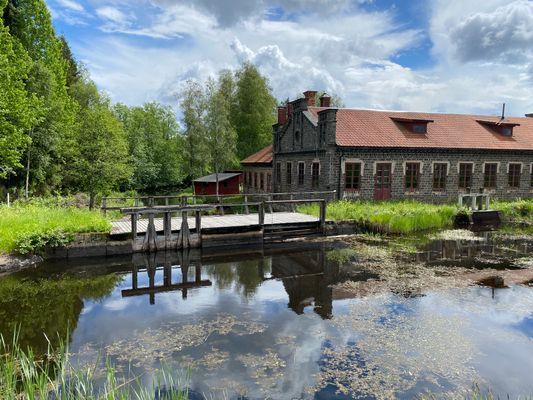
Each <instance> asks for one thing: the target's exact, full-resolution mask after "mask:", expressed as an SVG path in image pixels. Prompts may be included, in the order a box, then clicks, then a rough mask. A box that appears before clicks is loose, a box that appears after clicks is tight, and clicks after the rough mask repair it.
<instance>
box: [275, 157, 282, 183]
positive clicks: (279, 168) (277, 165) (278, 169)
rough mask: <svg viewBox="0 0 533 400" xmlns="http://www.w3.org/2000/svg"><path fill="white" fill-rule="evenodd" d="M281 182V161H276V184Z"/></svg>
mask: <svg viewBox="0 0 533 400" xmlns="http://www.w3.org/2000/svg"><path fill="white" fill-rule="evenodd" d="M280 183H281V163H280V162H277V163H276V184H278V185H279V184H280Z"/></svg>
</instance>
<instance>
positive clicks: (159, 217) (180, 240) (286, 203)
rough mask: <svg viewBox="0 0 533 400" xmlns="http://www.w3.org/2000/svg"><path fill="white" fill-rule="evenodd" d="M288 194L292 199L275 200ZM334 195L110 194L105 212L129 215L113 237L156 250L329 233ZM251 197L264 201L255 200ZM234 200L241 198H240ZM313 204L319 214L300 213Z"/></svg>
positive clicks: (117, 225) (134, 246) (137, 247)
mask: <svg viewBox="0 0 533 400" xmlns="http://www.w3.org/2000/svg"><path fill="white" fill-rule="evenodd" d="M282 195H285V196H290V197H289V198H288V199H287V198H286V199H274V198H275V196H277V197H278V198H279V197H281V196H282ZM252 196H253V197H252ZM334 196H335V192H303V193H290V194H289V193H279V194H274V195H268V197H266V196H265V195H246V196H243V197H244V199H243V200H244V201H242V202H232V203H230V202H227V201H225V202H224V199H223V197H224V196H217V198H216V199H215V200H216V201H214V202H211V203H209V202H208V203H204V204H200V203H201V202H202V203H203V202H204V201H205V198H206V197H207V196H202V198H201V199H200V198H199V197H200V196H198V197H196V196H180V197H175V196H174V197H173V196H159V197H139V198H106V199H104V201H103V207H102V209H103V211H105V212H106V211H109V210H120V212H121V213H122V214H123V215H125V216H127V217H125V218H123V219H121V220H119V221H115V222H113V223H112V224H113V228H112V231H111V235H112V237H130V238H131V240H132V250H133V251H134V252H155V251H157V250H169V249H187V248H194V247H217V246H238V245H243V244H258V243H263V242H264V241H274V240H276V239H280V238H284V237H295V236H303V235H306V236H309V235H317V234H319V235H323V234H325V229H326V205H327V202H328V201H329V200H331V199H333V198H334ZM295 197H297V198H295ZM306 197H307V198H306ZM250 198H252V199H254V200H256V199H259V200H260V201H249V200H250ZM111 200H115V201H116V200H120V201H124V200H129V201H130V202H131V201H132V200H133V203H134V206H133V207H119V206H109V203H110V201H111ZM199 200H201V201H199ZM226 200H227V199H226ZM231 200H235V196H233V197H232V198H231ZM239 200H241V199H240V198H239ZM157 202H164V204H163V205H158V204H157ZM172 203H178V204H174V205H172ZM313 203H315V204H318V205H319V207H318V209H319V210H320V211H319V216H318V217H314V216H311V215H307V214H302V213H299V212H296V211H295V210H296V208H297V206H298V205H301V204H313Z"/></svg>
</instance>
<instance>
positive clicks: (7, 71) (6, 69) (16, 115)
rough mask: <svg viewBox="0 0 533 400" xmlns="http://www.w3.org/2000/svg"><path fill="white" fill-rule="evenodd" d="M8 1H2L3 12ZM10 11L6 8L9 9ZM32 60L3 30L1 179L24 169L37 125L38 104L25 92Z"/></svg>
mask: <svg viewBox="0 0 533 400" xmlns="http://www.w3.org/2000/svg"><path fill="white" fill-rule="evenodd" d="M5 5H6V0H0V10H3V9H4V7H5ZM6 10H7V8H6ZM30 67H31V59H30V58H29V56H28V54H27V52H26V51H25V50H24V48H23V47H22V46H21V45H20V44H19V43H18V42H17V41H16V40H15V39H14V38H13V37H12V36H11V35H10V34H9V30H8V28H6V27H4V25H1V26H0V93H1V96H0V178H6V177H7V176H8V175H11V174H13V173H14V172H15V170H16V169H17V168H20V167H22V164H21V158H22V155H23V152H24V150H25V149H26V146H27V145H28V143H29V141H30V140H29V138H28V136H27V135H26V134H25V133H26V131H27V130H28V129H29V128H30V126H32V124H33V123H34V121H35V119H36V117H37V112H36V109H37V108H38V105H39V102H38V101H37V99H36V97H35V96H34V95H32V94H30V93H28V92H27V91H26V90H25V81H26V80H27V79H28V73H29V71H30Z"/></svg>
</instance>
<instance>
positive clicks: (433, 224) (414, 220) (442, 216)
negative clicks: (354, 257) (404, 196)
mask: <svg viewBox="0 0 533 400" xmlns="http://www.w3.org/2000/svg"><path fill="white" fill-rule="evenodd" d="M299 211H301V212H304V213H307V214H311V215H316V216H318V215H319V212H320V211H319V207H318V205H317V204H309V205H303V206H301V207H299ZM456 213H457V207H455V206H451V205H434V204H426V203H419V202H415V201H398V202H396V201H391V202H351V201H337V202H333V203H329V204H328V206H327V218H329V219H333V220H335V221H356V222H358V223H360V224H362V225H365V226H366V227H367V228H370V229H373V230H378V231H385V232H389V233H410V232H415V231H421V230H428V229H440V228H444V227H446V226H450V225H451V224H453V219H454V216H455V214H456Z"/></svg>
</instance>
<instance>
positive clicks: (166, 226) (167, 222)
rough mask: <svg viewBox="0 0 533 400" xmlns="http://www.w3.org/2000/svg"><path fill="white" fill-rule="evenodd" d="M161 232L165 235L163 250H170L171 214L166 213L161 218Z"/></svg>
mask: <svg viewBox="0 0 533 400" xmlns="http://www.w3.org/2000/svg"><path fill="white" fill-rule="evenodd" d="M163 232H164V234H165V249H170V247H171V244H170V243H171V241H172V214H171V213H170V212H166V213H165V215H164V217H163Z"/></svg>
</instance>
